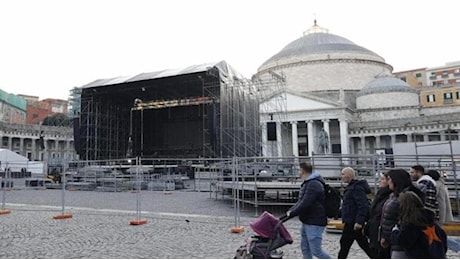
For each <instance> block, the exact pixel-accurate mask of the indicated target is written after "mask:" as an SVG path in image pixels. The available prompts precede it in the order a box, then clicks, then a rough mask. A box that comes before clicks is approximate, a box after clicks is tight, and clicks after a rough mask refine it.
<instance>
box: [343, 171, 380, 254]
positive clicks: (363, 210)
mask: <svg viewBox="0 0 460 260" xmlns="http://www.w3.org/2000/svg"><path fill="white" fill-rule="evenodd" d="M342 181H343V182H345V183H348V185H347V187H346V188H345V192H344V194H343V201H342V222H343V223H344V226H343V231H342V237H341V238H340V251H339V256H338V258H340V259H343V258H347V256H348V253H349V252H350V248H351V245H353V242H354V241H355V240H356V242H358V245H359V246H360V247H361V248H362V249H363V250H364V252H365V253H366V254H367V256H369V257H370V258H373V254H372V251H371V249H370V248H369V242H368V241H367V238H366V237H365V236H364V234H363V231H362V229H363V226H364V223H365V221H366V218H367V214H368V212H369V201H368V199H367V194H369V193H371V189H370V187H369V184H368V183H367V181H366V180H357V179H356V175H355V170H353V168H351V167H346V168H343V169H342Z"/></svg>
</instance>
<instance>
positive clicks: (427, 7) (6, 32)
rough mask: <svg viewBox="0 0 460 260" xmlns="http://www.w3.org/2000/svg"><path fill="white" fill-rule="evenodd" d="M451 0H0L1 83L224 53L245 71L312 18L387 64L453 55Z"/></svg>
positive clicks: (64, 91) (79, 81) (51, 91)
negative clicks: (376, 55)
mask: <svg viewBox="0 0 460 260" xmlns="http://www.w3.org/2000/svg"><path fill="white" fill-rule="evenodd" d="M459 7H460V1H455V0H451V1H448V0H437V1H400V0H382V1H376V0H374V1H369V0H347V1H344V0H317V1H309V0H303V1H300V0H283V1H281V0H280V1H272V0H260V1H259V0H164V1H160V0H150V1H137V0H129V1H128V0H126V1H118V0H106V1H102V0H88V1H85V0H78V1H77V0H75V1H71V0H69V1H65V0H56V1H51V0H1V1H0V28H1V29H0V32H1V36H0V89H2V90H4V91H6V92H8V93H13V94H27V95H33V96H39V98H40V99H45V98H59V99H67V98H68V95H69V90H70V89H71V88H73V87H80V86H82V85H85V84H87V83H90V82H91V81H94V80H96V79H100V78H113V77H117V76H129V75H137V74H139V73H143V72H153V71H159V70H163V69H175V68H181V67H187V66H189V65H195V64H203V63H209V62H217V61H221V60H225V61H227V62H228V63H229V64H230V65H231V66H232V67H234V68H235V69H236V70H238V71H239V72H241V73H242V74H243V75H244V76H246V77H248V78H249V77H251V76H252V75H253V74H254V73H256V71H257V69H258V67H259V66H260V65H261V64H262V63H263V62H264V61H266V60H267V59H269V58H270V57H271V56H273V55H274V54H276V53H277V52H279V51H280V50H281V49H282V48H283V47H285V46H286V45H287V44H289V43H290V42H292V41H294V40H296V39H297V38H299V37H301V36H302V33H303V31H305V30H306V29H308V28H309V27H311V26H312V25H313V20H314V19H315V18H316V19H317V22H318V24H319V25H320V26H322V27H325V28H327V29H329V32H330V33H332V34H336V35H339V36H342V37H345V38H347V39H349V40H351V41H352V42H354V43H355V44H357V45H360V46H362V47H365V48H367V49H369V50H371V51H373V52H375V53H377V54H378V55H380V56H382V57H383V58H384V59H385V60H386V62H387V63H389V64H390V65H392V66H393V68H394V71H401V70H409V69H416V68H423V67H436V66H441V65H444V64H445V63H446V62H451V61H457V60H460V51H459V48H460V36H459V34H458V32H459V24H460V23H459V22H458V12H459V10H460V8H459Z"/></svg>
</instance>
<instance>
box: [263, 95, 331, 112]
mask: <svg viewBox="0 0 460 260" xmlns="http://www.w3.org/2000/svg"><path fill="white" fill-rule="evenodd" d="M338 107H339V104H337V103H334V102H332V101H330V100H327V99H323V98H320V97H317V96H313V95H309V94H306V93H293V92H289V91H283V92H280V93H276V94H273V95H272V96H271V97H269V98H268V99H267V100H266V101H264V102H262V103H261V104H260V112H261V113H277V112H298V111H309V110H319V109H326V110H327V109H334V108H338Z"/></svg>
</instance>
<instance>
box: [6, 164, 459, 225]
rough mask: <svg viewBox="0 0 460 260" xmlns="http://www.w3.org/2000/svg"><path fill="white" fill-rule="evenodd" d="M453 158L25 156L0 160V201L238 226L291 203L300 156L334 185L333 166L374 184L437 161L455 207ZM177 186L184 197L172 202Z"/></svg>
mask: <svg viewBox="0 0 460 260" xmlns="http://www.w3.org/2000/svg"><path fill="white" fill-rule="evenodd" d="M457 158H460V155H452V156H449V157H446V156H440V155H429V156H428V155H423V156H420V155H418V156H416V155H414V156H393V155H350V156H338V155H315V156H313V157H285V158H279V157H276V158H275V157H273V158H268V157H263V158H262V157H250V158H215V159H211V158H190V159H177V158H125V159H120V160H101V161H71V162H68V163H66V165H64V166H63V167H62V172H58V173H53V174H46V175H45V174H43V173H41V174H39V173H36V172H37V170H36V168H37V167H36V166H35V165H33V163H32V162H30V163H29V165H24V164H23V162H21V163H19V162H2V163H1V165H2V166H3V168H1V169H2V170H0V177H1V185H2V186H1V189H2V190H1V192H0V194H1V196H2V199H1V203H2V205H1V209H2V210H5V209H7V204H10V203H11V204H31V205H44V206H48V207H54V208H53V209H54V210H55V211H56V212H60V213H61V215H64V214H67V213H69V212H70V213H71V211H72V208H75V207H80V208H100V209H107V210H119V211H129V212H132V213H133V218H134V220H143V219H144V218H143V216H142V215H143V214H144V212H166V213H171V214H179V213H184V212H185V213H189V214H201V215H209V214H215V215H217V216H221V215H222V216H233V217H234V221H233V223H232V225H233V227H240V226H241V223H240V216H242V215H244V216H258V215H259V214H260V213H261V212H262V211H264V210H268V211H270V212H273V213H275V214H277V213H278V214H283V213H284V211H285V210H286V209H287V208H288V207H290V206H291V205H293V204H294V203H295V202H296V200H297V197H298V190H299V187H300V181H299V180H298V172H299V167H298V165H299V162H303V161H308V162H311V163H312V165H313V167H314V171H315V172H318V173H320V174H321V175H322V176H323V177H324V179H325V180H326V181H327V182H328V183H329V184H330V185H332V186H335V187H337V188H339V189H340V190H343V189H344V187H345V184H344V183H342V182H341V180H340V172H341V169H342V168H343V167H346V166H351V167H353V168H354V169H355V170H356V172H357V174H358V178H362V179H366V180H367V181H368V183H369V184H370V185H371V186H372V187H373V188H374V191H377V185H378V178H379V174H380V173H381V172H385V171H387V170H388V169H391V168H404V169H406V170H409V168H410V167H411V166H413V165H415V164H420V165H422V166H424V167H425V168H426V169H427V170H428V169H436V170H438V171H440V172H441V173H442V174H443V176H444V180H445V182H446V183H447V185H448V188H449V195H450V198H451V202H452V208H453V211H454V213H457V214H458V209H459V208H460V207H459V193H458V191H459V187H458V177H459V176H460V171H459V169H460V165H459V164H460V163H457ZM29 166H30V168H29ZM5 169H6V170H5ZM43 172H47V171H43ZM176 193H179V194H181V196H182V200H185V201H184V203H186V204H177V201H176V199H177V198H176V197H175V195H178V194H176ZM177 197H178V196H177ZM184 198H185V199H184ZM203 200H205V203H204V202H203ZM175 204H176V205H175ZM204 204H206V205H211V206H203V205H204Z"/></svg>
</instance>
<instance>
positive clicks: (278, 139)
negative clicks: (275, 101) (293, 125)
mask: <svg viewBox="0 0 460 260" xmlns="http://www.w3.org/2000/svg"><path fill="white" fill-rule="evenodd" d="M281 124H282V122H276V151H277V155H278V157H282V156H283V150H282V148H283V142H282V140H281V129H282V128H281Z"/></svg>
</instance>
